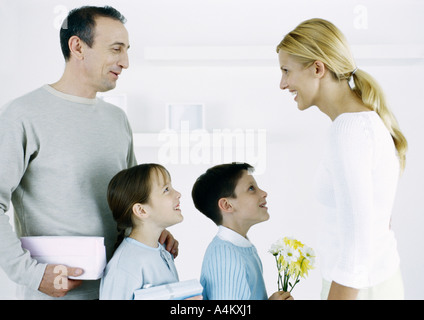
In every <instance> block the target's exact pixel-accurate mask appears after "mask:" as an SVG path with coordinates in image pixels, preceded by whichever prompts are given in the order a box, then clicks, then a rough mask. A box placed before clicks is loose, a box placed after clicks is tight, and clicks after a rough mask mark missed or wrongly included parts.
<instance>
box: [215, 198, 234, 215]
mask: <svg viewBox="0 0 424 320" xmlns="http://www.w3.org/2000/svg"><path fill="white" fill-rule="evenodd" d="M218 208H219V209H220V210H221V211H222V212H224V213H231V212H233V211H234V208H233V205H232V204H231V202H230V200H229V199H228V198H221V199H219V200H218Z"/></svg>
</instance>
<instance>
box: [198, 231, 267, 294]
mask: <svg viewBox="0 0 424 320" xmlns="http://www.w3.org/2000/svg"><path fill="white" fill-rule="evenodd" d="M220 231H224V233H225V234H226V235H228V234H230V235H231V233H233V234H232V235H231V237H232V238H234V237H237V236H239V237H242V236H241V235H239V234H237V233H235V232H234V231H232V230H230V229H227V228H225V227H222V226H220ZM222 238H223V237H222V232H221V236H220V232H219V233H218V235H217V236H215V238H214V239H213V240H212V242H211V243H210V244H209V246H208V248H207V250H206V253H205V257H204V259H203V265H202V272H201V276H200V282H201V284H202V286H203V299H204V300H266V299H268V297H267V293H266V288H265V282H264V279H263V275H262V263H261V260H260V258H259V256H258V253H257V251H256V248H255V247H254V246H253V244H251V243H250V241H248V240H247V239H245V238H243V237H242V238H243V239H244V240H245V242H247V243H248V246H247V245H244V246H240V245H239V244H240V243H237V241H235V243H234V241H228V240H227V239H225V240H224V239H222Z"/></svg>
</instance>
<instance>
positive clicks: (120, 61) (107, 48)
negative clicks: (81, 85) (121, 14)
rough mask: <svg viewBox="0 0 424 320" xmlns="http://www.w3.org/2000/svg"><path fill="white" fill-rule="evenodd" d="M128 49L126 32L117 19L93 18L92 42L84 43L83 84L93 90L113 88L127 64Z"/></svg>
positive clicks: (102, 90) (99, 90)
mask: <svg viewBox="0 0 424 320" xmlns="http://www.w3.org/2000/svg"><path fill="white" fill-rule="evenodd" d="M128 48H129V40H128V31H127V29H126V28H125V27H124V25H123V24H122V23H121V22H120V21H119V20H114V19H111V18H104V17H98V18H96V26H95V29H94V42H93V45H92V47H91V48H90V47H89V46H88V45H86V44H84V72H85V76H86V77H87V84H86V85H87V86H89V87H90V89H93V90H94V91H95V92H104V91H108V90H111V89H113V88H115V86H116V81H117V80H118V77H119V74H120V73H121V72H122V69H126V68H128V66H129V61H128Z"/></svg>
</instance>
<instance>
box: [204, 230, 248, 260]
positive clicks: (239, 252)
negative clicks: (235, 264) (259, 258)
mask: <svg viewBox="0 0 424 320" xmlns="http://www.w3.org/2000/svg"><path fill="white" fill-rule="evenodd" d="M254 252H255V247H254V246H252V247H240V246H237V245H235V244H233V243H232V242H230V241H227V240H224V239H221V238H220V237H219V236H218V235H216V236H215V237H214V238H213V239H212V241H211V242H210V243H209V245H208V247H207V249H206V253H205V259H206V258H207V257H215V258H217V259H221V260H224V259H229V258H233V259H234V258H238V259H243V257H245V256H246V255H251V254H252V253H254Z"/></svg>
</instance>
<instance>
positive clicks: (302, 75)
mask: <svg viewBox="0 0 424 320" xmlns="http://www.w3.org/2000/svg"><path fill="white" fill-rule="evenodd" d="M278 60H279V62H280V69H281V72H282V77H281V82H280V88H281V90H286V89H287V90H289V92H290V93H292V94H293V96H294V100H295V101H296V102H297V106H298V108H299V110H305V109H308V108H309V107H310V106H313V105H316V103H315V100H316V96H317V93H318V85H319V81H318V79H317V77H316V76H315V65H314V64H312V65H311V66H310V67H307V68H305V66H304V65H303V64H301V63H299V62H297V61H296V60H295V59H294V58H293V56H291V55H289V54H288V53H286V52H284V51H283V50H280V51H279V53H278Z"/></svg>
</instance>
